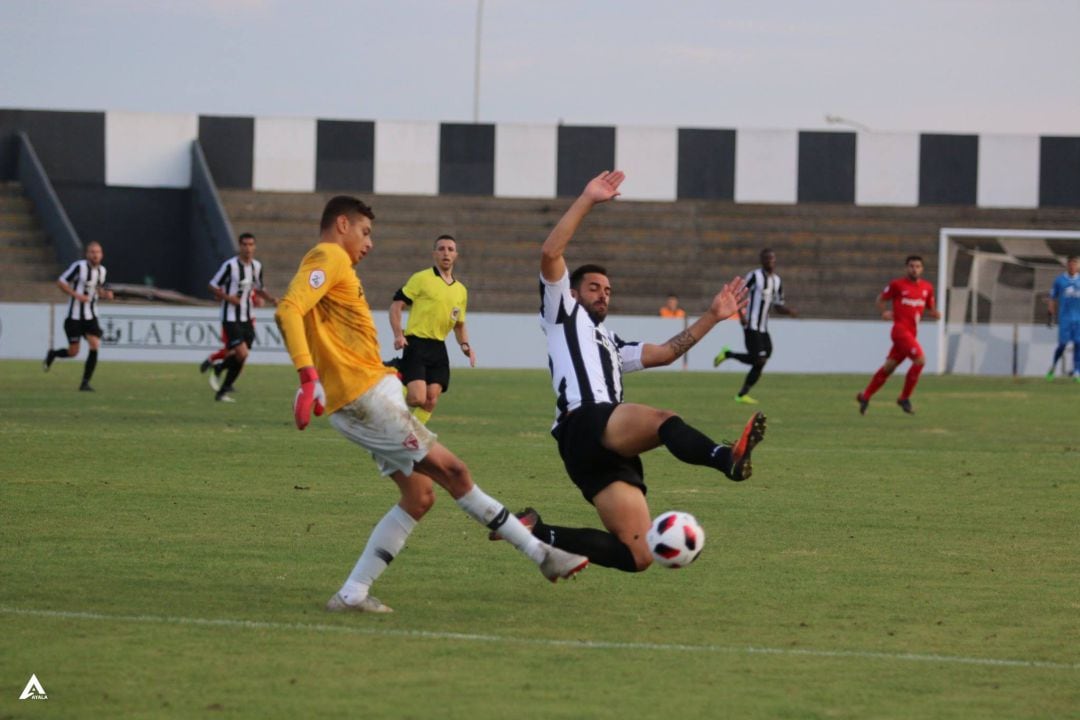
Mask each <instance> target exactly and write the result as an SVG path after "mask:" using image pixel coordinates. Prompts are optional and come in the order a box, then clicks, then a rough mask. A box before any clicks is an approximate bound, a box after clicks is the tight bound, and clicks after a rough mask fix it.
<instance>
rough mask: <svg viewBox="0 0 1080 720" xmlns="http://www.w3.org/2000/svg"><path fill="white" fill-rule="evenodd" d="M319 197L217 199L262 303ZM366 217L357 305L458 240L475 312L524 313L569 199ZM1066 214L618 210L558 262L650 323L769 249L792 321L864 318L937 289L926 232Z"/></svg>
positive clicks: (472, 203)
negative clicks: (886, 291)
mask: <svg viewBox="0 0 1080 720" xmlns="http://www.w3.org/2000/svg"><path fill="white" fill-rule="evenodd" d="M331 194H332V193H277V192H273V193H272V192H255V191H250V190H222V191H221V198H222V202H223V203H224V205H225V208H226V211H227V213H228V215H229V218H230V221H231V223H232V225H233V227H234V228H235V229H236V230H237V232H252V233H254V234H255V235H256V236H257V238H258V243H259V258H260V259H261V260H262V261H263V262H264V272H265V273H266V277H267V282H268V283H269V284H270V286H271V287H272V288H273V289H274V291H275V292H280V291H281V289H282V288H281V287H280V283H283V282H285V281H286V279H287V278H289V277H291V276H292V274H293V272H295V269H296V265H297V264H298V262H299V260H300V257H301V256H302V254H303V252H304V250H305V249H307V248H308V247H309V246H310V243H311V241H312V240H313V238H314V237H315V225H314V223H315V221H316V219H317V218H318V215H319V212H320V210H321V208H322V205H323V203H324V202H325V200H326V199H327V198H328V197H329V196H330V195H331ZM364 197H365V199H366V200H367V201H369V202H370V203H371V204H372V206H373V207H374V209H375V215H376V222H375V251H374V252H373V253H372V254H371V255H370V256H368V258H366V259H365V260H364V261H363V264H362V265H361V269H360V275H361V277H362V278H363V280H364V287H365V291H366V293H367V295H368V298H369V302H371V304H372V306H373V307H374V308H376V309H383V307H384V306H386V307H389V305H390V300H391V297H392V296H393V293H394V291H395V290H396V289H397V288H398V287H399V286H400V285H401V283H403V282H404V281H405V279H406V278H407V277H408V276H409V275H410V274H411V273H413V272H415V271H416V269H417V267H418V265H419V264H420V263H423V262H425V261H426V259H427V258H428V257H429V255H428V253H429V252H430V249H431V243H432V242H433V241H434V239H435V237H437V236H438V235H439V234H440V233H443V232H448V233H450V234H452V235H454V236H455V237H457V238H458V239H459V245H460V249H461V260H460V261H459V262H458V271H459V274H460V276H461V278H462V279H463V280H464V281H465V282H466V283H467V284H468V286H469V291H470V309H471V310H472V311H474V312H519V313H521V312H533V311H534V310H535V309H536V304H537V290H536V274H537V267H538V265H537V262H538V253H539V248H540V244H541V242H542V241H543V239H544V237H546V235H547V233H548V231H549V230H550V229H551V227H552V226H553V224H554V223H555V222H556V221H557V220H558V218H559V216H560V214H561V213H562V212H563V210H564V209H565V207H566V205H567V204H568V203H569V200H566V199H557V200H556V199H539V200H522V199H508V198H490V197H475V196H447V195H440V196H404V195H370V194H365V195H364ZM1078 221H1080V213H1078V212H1077V211H1076V210H1074V209H1054V208H1041V209H1025V210H997V209H987V208H973V207H972V208H965V207H960V208H958V207H944V206H943V207H933V206H923V207H906V208H890V207H862V206H852V205H847V204H814V203H803V204H798V205H756V204H736V203H731V202H721V201H699V200H679V201H675V202H629V201H621V202H618V203H614V204H612V205H610V206H607V207H605V208H604V210H603V212H600V213H596V214H595V215H594V216H592V217H591V218H590V225H589V226H588V227H587V228H583V230H582V233H581V240H582V242H581V244H580V245H579V246H578V247H577V248H575V252H574V254H573V255H572V256H571V257H570V258H569V259H570V261H571V263H575V262H599V263H602V264H606V265H608V266H609V267H608V269H609V271H610V272H611V275H612V280H613V283H614V285H615V289H616V297H615V301H614V303H613V312H615V313H622V314H641V315H651V314H652V313H653V312H654V311H655V305H656V303H657V302H658V301H659V299H661V298H662V295H663V294H664V293H665V292H667V290H668V289H670V288H675V289H676V290H677V291H678V292H679V295H680V297H681V298H683V300H684V305H685V306H686V307H687V308H689V310H690V312H694V311H696V310H697V309H700V308H702V307H704V305H705V304H706V303H707V302H708V301H709V299H710V298H711V296H712V292H714V291H715V289H716V288H717V287H719V284H720V283H721V280H722V279H726V278H730V277H731V276H732V275H734V274H736V273H743V272H746V271H748V270H750V269H752V268H754V267H756V266H757V264H758V253H759V252H760V250H761V249H762V248H763V247H771V248H772V249H774V250H775V251H776V253H777V256H778V266H777V271H778V272H779V273H781V275H782V276H783V278H784V282H785V285H786V293H787V295H788V297H789V298H791V299H792V302H793V303H797V305H798V307H799V310H800V312H801V313H802V315H803V317H812V318H836V319H875V318H876V317H877V313H876V312H875V310H874V304H873V299H874V298H875V297H876V295H877V293H878V292H880V290H881V287H882V286H883V284H884V283H885V282H886V281H887V280H888V279H889V278H890V277H892V276H893V275H897V274H899V273H900V272H901V271H902V269H903V260H904V257H905V256H906V255H908V254H912V253H918V254H922V255H923V256H924V257H925V258H926V262H927V276H928V277H930V278H932V279H934V280H935V281H936V261H937V251H938V231H939V230H940V229H941V228H942V227H944V226H949V225H963V226H965V227H1016V228H1036V227H1038V228H1062V229H1065V228H1075V227H1076V226H1077V224H1078Z"/></svg>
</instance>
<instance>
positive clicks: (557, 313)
mask: <svg viewBox="0 0 1080 720" xmlns="http://www.w3.org/2000/svg"><path fill="white" fill-rule="evenodd" d="M540 325H541V327H543V329H544V334H545V335H546V336H547V352H548V368H549V369H550V370H551V385H552V388H554V390H555V396H556V398H557V399H556V402H555V422H556V423H558V421H559V420H560V419H561V418H562V416H563V415H565V414H566V413H568V412H571V411H572V410H576V409H577V408H578V407H580V406H581V405H583V404H589V403H597V404H599V403H620V402H622V399H623V384H622V375H623V373H624V372H634V371H635V370H643V369H644V365H642V363H641V344H640V343H636V342H633V343H631V342H625V341H623V340H622V339H620V338H619V336H618V335H616V334H615V333H613V332H611V331H610V330H608V329H607V328H606V327H604V324H603V323H600V324H599V325H597V324H596V323H594V322H593V321H592V318H591V317H589V313H588V312H587V311H586V310H585V308H583V307H581V305H579V304H578V302H577V300H575V299H574V297H573V296H572V295H571V294H570V274H569V273H564V274H563V276H562V279H560V280H558V281H557V282H554V283H550V282H548V281H547V280H545V279H544V277H543V276H540Z"/></svg>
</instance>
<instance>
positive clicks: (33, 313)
mask: <svg viewBox="0 0 1080 720" xmlns="http://www.w3.org/2000/svg"><path fill="white" fill-rule="evenodd" d="M66 309H67V304H66V303H58V304H56V305H48V304H29V303H0V359H2V360H40V359H42V358H43V357H44V356H45V351H46V350H47V349H48V348H49V347H61V346H63V345H65V344H66V340H65V338H64V312H65V311H66ZM99 310H100V313H101V327H102V330H103V331H104V333H105V337H104V338H103V340H104V342H103V344H102V352H101V359H102V360H103V361H115V360H119V361H132V362H190V363H197V362H199V361H201V360H202V359H203V358H205V357H206V355H207V353H208V352H210V351H211V350H216V349H217V348H218V347H220V343H219V338H220V333H221V324H220V321H219V319H218V318H219V315H218V311H217V309H216V308H202V307H200V308H176V307H161V306H147V305H118V304H109V303H103V304H102V305H101V306H100V307H99ZM50 313H51V317H52V321H51V325H50ZM374 316H375V323H376V325H377V326H378V330H379V337H380V338H382V339H383V356H384V358H389V357H390V356H391V354H392V353H391V352H390V349H389V348H390V345H389V343H388V342H387V341H388V339H389V338H390V337H391V334H390V323H389V321H388V319H387V314H386V312H383V311H379V312H375V313H374ZM256 318H257V320H256V323H255V335H256V346H255V348H254V351H253V352H252V355H251V362H252V363H254V364H263V365H287V364H288V363H289V357H288V355H287V354H286V352H285V348H284V346H283V344H282V342H281V335H280V333H279V332H278V329H277V327H276V326H275V324H274V316H273V311H272V310H269V309H266V308H264V309H261V310H258V311H256ZM607 324H608V326H610V327H611V328H612V329H613V330H615V331H616V332H617V333H619V335H620V337H623V338H624V339H627V340H642V341H645V342H655V343H659V342H663V341H664V340H667V339H668V338H670V337H671V336H672V335H674V334H676V333H677V332H679V331H680V330H682V328H683V324H682V323H681V322H679V321H677V320H665V319H662V318H658V317H653V316H647V317H640V316H633V317H632V316H623V317H614V316H613V317H610V318H609V319H608V322H607ZM769 328H770V333H771V334H772V338H773V346H774V351H773V357H772V359H771V360H770V361H769V369H768V372H789V373H872V372H873V371H874V370H876V369H877V368H878V367H879V366H880V365H881V363H882V362H883V361H884V359H885V354H886V353H887V352H888V350H889V324H888V323H886V322H876V321H865V320H788V319H776V320H770V322H769ZM934 330H935V327H934V326H933V325H931V324H927V325H926V326H925V327H923V328H922V332H921V333H920V335H921V337H920V342H921V343H922V346H923V349H924V350H925V351H926V356H927V369H928V370H932V369H935V368H938V367H944V363H943V362H942V364H941V365H940V366H939V364H938V362H937V358H938V357H939V347H940V345H939V342H938V338H939V337H940V335H939V334H938V333H936V332H934ZM1013 333H1014V329H1013V326H1012V325H1007V326H1006V325H1000V326H999V325H986V326H979V328H977V331H976V332H975V333H973V334H970V335H968V336H966V337H964V338H963V339H962V340H961V341H959V342H960V345H959V346H957V347H954V348H953V352H954V353H956V354H957V356H958V360H957V362H956V363H955V365H956V370H955V372H956V373H957V374H976V375H1009V374H1010V373H1011V372H1012V357H1013V337H1014V335H1013ZM1016 337H1017V340H1018V343H1017V344H1016V353H1017V361H1018V368H1019V374H1020V375H1025V376H1029V377H1038V376H1041V375H1042V374H1044V373H1045V372H1046V370H1047V368H1049V367H1050V359H1051V357H1052V356H1053V351H1054V346H1055V345H1056V344H1057V334H1056V331H1055V330H1054V329H1053V328H1046V327H1042V326H1038V325H1021V326H1018V328H1017V330H1016ZM469 339H470V340H471V342H472V345H473V347H474V349H475V350H476V353H477V358H478V360H479V362H478V364H477V365H478V367H482V368H511V369H523V368H534V369H545V368H546V367H547V355H546V353H545V345H544V335H543V333H542V332H541V330H540V325H539V322H538V321H537V318H536V316H535V315H513V314H503V313H470V314H469ZM952 342H954V343H956V342H958V341H957V340H955V339H954V340H952ZM82 345H83V347H82V351H81V355H82V357H85V355H86V343H85V342H84V343H83V344H82ZM724 345H727V346H730V347H731V348H732V349H735V350H742V349H743V337H742V328H741V327H740V326H739V325H738V323H735V322H731V321H728V322H725V323H722V324H721V325H720V326H719V327H717V328H716V329H715V330H713V332H712V333H710V334H709V336H708V337H706V338H705V340H704V341H703V342H702V343H701V344H700V345H698V346H697V347H696V348H694V349H693V350H691V351H690V354H689V362H688V363H687V366H688V369H690V370H708V371H713V367H712V358H713V356H714V355H716V353H717V352H719V351H720V348H721V347H723V346H724ZM449 350H450V363H451V365H453V366H454V367H458V368H463V367H465V366H466V365H467V363H466V361H465V358H464V356H463V355H462V354H461V353H460V352H458V351H457V350H456V349H454V348H453V347H451V348H449ZM942 360H944V359H943V358H942ZM681 367H682V363H681V362H676V363H675V364H674V365H672V366H669V367H667V368H657V369H658V370H665V371H672V370H679V369H681ZM746 371H747V366H746V365H742V364H740V363H737V362H734V361H731V360H729V361H728V362H726V363H724V364H723V365H721V366H720V368H719V370H716V372H726V373H736V374H744V373H745V372H746ZM898 372H901V373H902V372H904V368H903V367H902V368H900V370H898Z"/></svg>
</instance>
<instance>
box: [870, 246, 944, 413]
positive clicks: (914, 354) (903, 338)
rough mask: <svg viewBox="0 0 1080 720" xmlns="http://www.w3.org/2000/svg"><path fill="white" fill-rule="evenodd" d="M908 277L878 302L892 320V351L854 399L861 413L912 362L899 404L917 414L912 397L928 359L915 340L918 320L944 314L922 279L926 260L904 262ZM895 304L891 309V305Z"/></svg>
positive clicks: (914, 258)
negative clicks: (895, 373)
mask: <svg viewBox="0 0 1080 720" xmlns="http://www.w3.org/2000/svg"><path fill="white" fill-rule="evenodd" d="M905 263H906V264H907V275H905V276H904V277H902V278H896V279H895V280H893V281H891V282H890V283H889V284H888V285H886V286H885V289H884V290H882V291H881V295H879V296H878V299H877V308H878V310H879V311H880V312H881V317H882V319H883V320H892V322H893V327H892V333H891V335H890V336H891V337H892V342H893V346H892V349H891V350H890V351H889V355H888V357H886V358H885V364H884V365H882V366H881V367H880V368H878V371H877V372H876V373H874V376H873V377H872V378H870V383H869V384H868V385H867V386H866V389H865V390H863V391H862V392H861V393H859V394H858V395H856V396H855V400H857V401H858V403H859V413H860V414H862V415H865V414H866V408H867V406H869V405H870V398H872V397H873V396H874V393H876V392H877V391H878V390H880V389H881V386H882V385H884V384H885V381H886V380H888V379H889V376H890V375H892V373H893V370H895V369H896V366H897V365H899V364H900V363H902V362H904V360H911V367H910V368H908V372H907V377H905V378H904V389H903V390H901V391H900V397H899V398H897V400H896V404H897V405H899V406H900V409H901V410H903V411H904V412H906V413H909V414H910V413H914V412H915V410H914V409H913V408H912V407H911V393H913V392H915V385H916V384H918V382H919V375H920V374H921V373H922V370H923V367H924V366H925V365H926V355H925V354H924V353H923V349H922V345H920V344H919V341H918V340H917V339H916V335H917V334H918V332H919V320H920V319H921V318H922V315H923V312H924V311H925V312H926V314H927V315H929V316H930V317H932V318H934V319H935V320H937V319H938V318H940V317H941V313H940V312H939V311H938V310H937V308H936V307H934V286H933V285H931V284H930V283H929V282H927V281H926V280H923V279H922V274H923V259H922V258H921V257H919V256H918V255H909V256H908V258H907V260H906V261H905ZM890 303H892V309H889V304H890Z"/></svg>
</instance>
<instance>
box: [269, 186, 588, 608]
mask: <svg viewBox="0 0 1080 720" xmlns="http://www.w3.org/2000/svg"><path fill="white" fill-rule="evenodd" d="M374 219H375V214H374V213H373V212H372V210H371V208H370V207H368V206H367V205H366V204H364V203H363V202H362V201H360V200H358V199H356V198H353V197H347V196H338V197H335V198H332V199H331V200H330V201H329V202H328V203H327V204H326V208H325V209H324V210H323V214H322V221H321V223H320V240H319V243H318V244H317V245H316V246H315V247H314V248H312V249H311V250H309V251H308V253H307V254H306V255H305V256H304V259H303V260H302V261H301V262H300V269H299V270H298V271H297V273H296V275H295V276H294V277H293V279H292V281H291V282H290V283H289V289H288V290H287V291H286V293H285V296H284V297H283V298H282V299H281V301H280V303H279V305H278V309H277V313H276V315H275V318H276V320H277V323H278V327H280V328H281V331H282V335H283V336H284V339H285V346H286V348H287V349H288V351H289V356H290V357H291V358H292V361H293V365H295V366H296V369H297V370H298V371H299V373H300V389H299V390H298V391H297V393H296V399H295V401H294V403H293V415H294V417H295V419H296V426H297V427H298V428H299V429H301V430H303V429H304V428H305V427H307V425H308V422H309V421H310V419H311V413H312V411H313V410H314V412H315V414H316V415H322V414H323V412H328V413H329V414H330V424H331V425H333V426H334V427H335V428H336V429H337V430H338V432H340V433H341V434H342V435H344V436H345V437H346V438H348V439H349V440H352V441H353V442H354V443H356V444H357V445H360V446H361V447H363V448H364V449H366V450H368V451H369V452H370V453H371V455H372V457H373V458H374V459H375V463H376V464H377V465H378V466H379V470H380V471H381V472H382V474H383V475H389V476H390V477H391V478H393V480H394V482H395V483H397V486H398V489H399V490H400V492H401V499H400V500H399V501H398V503H397V505H395V506H394V507H392V508H391V509H390V511H389V512H387V513H386V515H384V516H383V518H382V519H381V520H380V521H379V522H378V524H376V525H375V529H374V530H373V531H372V532H371V536H370V537H369V538H368V541H367V545H366V547H365V548H364V551H363V553H362V554H361V555H360V558H359V560H357V562H356V566H355V567H354V568H353V570H352V572H351V573H350V574H349V577H348V579H347V580H346V581H345V583H344V585H342V587H341V589H340V590H339V591H338V592H337V593H335V594H334V596H333V597H331V598H330V600H329V602H327V604H326V609H327V610H329V611H342V610H358V611H362V612H390V608H388V607H387V606H386V605H384V604H383V603H381V602H379V600H378V599H377V598H375V597H374V596H372V595H370V594H369V591H370V588H371V585H372V583H374V582H375V580H376V579H377V578H378V577H379V575H381V574H382V572H383V571H384V570H385V569H386V566H387V565H389V564H390V561H391V560H393V559H394V557H395V556H396V555H397V554H398V552H400V551H401V549H402V548H403V547H404V546H405V541H406V539H407V538H408V537H409V533H411V532H412V530H413V528H414V527H416V523H417V522H419V520H420V519H421V518H422V517H423V516H424V515H425V513H427V511H428V510H430V509H431V506H432V505H433V504H434V503H435V493H434V486H433V484H432V483H433V481H434V482H435V483H438V484H439V485H441V486H442V487H443V488H444V489H445V490H446V491H447V492H449V493H450V496H451V497H453V498H454V500H455V501H456V502H457V504H458V505H459V506H460V507H461V509H462V510H464V511H465V512H466V514H468V515H469V516H470V517H471V518H473V519H474V520H476V521H477V522H479V523H481V524H483V525H484V526H486V527H488V528H491V530H492V531H494V532H497V533H498V534H499V535H500V536H502V537H503V538H505V539H507V540H509V541H510V542H511V543H512V544H513V545H514V547H516V548H517V549H518V550H520V551H521V552H522V553H524V554H525V555H526V556H528V557H529V558H530V559H531V560H532V561H533V562H535V563H536V564H537V565H538V566H539V567H540V571H541V572H542V573H543V574H544V577H546V578H547V579H548V580H550V581H552V582H555V581H556V580H558V579H559V578H568V577H570V576H572V575H575V574H576V573H577V572H579V571H580V570H582V569H583V568H584V567H585V566H586V565H587V564H588V562H589V561H588V559H587V558H585V557H584V556H581V555H574V554H571V553H568V552H565V551H562V550H558V549H556V548H554V547H551V546H550V545H547V544H546V543H543V542H541V541H540V540H538V539H536V538H535V537H533V535H532V533H531V532H530V531H529V530H528V529H527V528H525V526H523V525H522V524H521V522H520V521H519V520H518V519H517V518H516V517H514V515H513V514H512V513H509V512H507V510H506V508H505V507H503V505H502V504H501V503H500V502H498V501H497V500H495V499H494V498H491V497H489V496H488V495H486V494H485V493H484V492H483V491H482V490H481V489H480V488H479V487H477V486H476V485H475V484H474V483H473V481H472V477H471V475H470V473H469V468H468V467H466V465H465V463H464V462H462V461H461V460H460V459H458V457H457V456H455V455H454V454H453V453H452V452H450V451H449V450H448V449H447V448H446V447H444V446H443V445H441V444H440V443H439V442H438V440H437V438H436V436H435V434H434V433H432V432H431V431H430V430H428V429H427V428H426V427H425V426H424V425H423V424H422V423H421V422H420V421H419V420H417V419H416V418H415V417H414V416H413V415H412V414H410V413H409V410H408V407H407V406H406V405H405V399H404V398H403V397H402V386H401V382H400V381H399V380H398V379H397V377H396V376H395V375H394V374H393V370H391V369H389V368H387V367H385V366H384V365H383V364H382V360H381V359H380V354H379V341H378V338H377V337H376V333H375V323H374V321H373V319H372V316H371V309H370V307H369V306H368V302H367V299H366V298H365V297H364V289H363V287H362V286H361V285H360V280H359V278H358V277H357V276H356V273H355V272H354V271H353V266H354V265H356V264H357V263H358V262H360V261H361V260H363V259H364V257H365V256H366V255H367V254H368V253H369V252H371V248H372V244H373V243H372V237H371V223H372V220H374Z"/></svg>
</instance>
